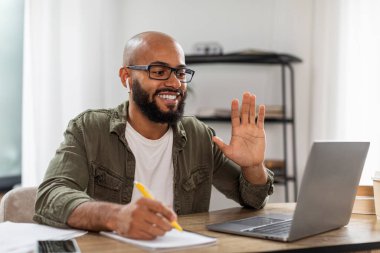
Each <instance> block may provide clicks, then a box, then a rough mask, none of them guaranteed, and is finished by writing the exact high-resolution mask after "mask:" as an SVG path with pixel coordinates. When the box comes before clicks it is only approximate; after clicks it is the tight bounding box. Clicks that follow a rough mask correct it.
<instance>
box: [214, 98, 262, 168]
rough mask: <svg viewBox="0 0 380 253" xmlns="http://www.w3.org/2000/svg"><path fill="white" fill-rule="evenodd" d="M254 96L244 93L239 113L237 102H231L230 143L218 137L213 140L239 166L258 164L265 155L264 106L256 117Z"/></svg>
mask: <svg viewBox="0 0 380 253" xmlns="http://www.w3.org/2000/svg"><path fill="white" fill-rule="evenodd" d="M255 104H256V97H255V96H254V95H251V94H250V93H244V95H243V101H242V107H241V112H240V113H239V102H238V101H237V100H233V101H232V103H231V124H232V137H231V141H230V144H228V145H227V144H225V143H224V142H223V141H222V140H221V139H219V138H218V137H214V138H213V140H214V142H215V143H216V144H217V145H218V146H219V148H220V149H221V150H222V152H223V153H224V154H225V156H227V157H228V158H229V159H231V160H232V161H234V162H235V163H236V164H238V165H239V166H240V167H250V166H257V165H260V164H261V163H262V162H263V161H264V156H265V145H266V139H265V130H264V118H265V107H264V106H263V105H262V106H260V108H259V114H258V118H257V122H256V121H255V118H256V105H255Z"/></svg>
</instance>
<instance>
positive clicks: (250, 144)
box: [225, 125, 266, 167]
mask: <svg viewBox="0 0 380 253" xmlns="http://www.w3.org/2000/svg"><path fill="white" fill-rule="evenodd" d="M265 141H266V140H265V131H264V129H259V128H258V127H257V126H255V125H247V126H245V125H241V126H238V127H236V128H235V129H233V130H232V137H231V141H230V144H229V146H227V148H226V151H225V155H226V156H227V157H228V158H229V159H231V160H232V161H234V162H235V163H237V164H239V165H240V166H241V167H248V166H255V165H259V164H261V163H262V162H263V160H264V154H265Z"/></svg>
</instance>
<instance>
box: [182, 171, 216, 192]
mask: <svg viewBox="0 0 380 253" xmlns="http://www.w3.org/2000/svg"><path fill="white" fill-rule="evenodd" d="M207 180H208V182H209V181H210V170H209V168H208V167H207V166H197V167H195V169H194V170H193V172H192V173H191V174H190V176H189V177H188V178H187V179H185V180H184V182H183V185H182V187H183V189H184V190H185V191H187V192H190V191H194V190H195V189H199V188H198V187H199V185H200V184H202V183H204V182H206V181H207ZM208 184H210V183H208Z"/></svg>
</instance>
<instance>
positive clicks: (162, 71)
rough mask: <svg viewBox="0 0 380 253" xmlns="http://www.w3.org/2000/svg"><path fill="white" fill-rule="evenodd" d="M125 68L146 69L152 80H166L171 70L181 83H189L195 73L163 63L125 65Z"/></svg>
mask: <svg viewBox="0 0 380 253" xmlns="http://www.w3.org/2000/svg"><path fill="white" fill-rule="evenodd" d="M126 68H128V69H133V70H147V71H148V73H149V78H150V79H154V80H168V79H169V78H170V75H171V74H172V72H174V73H175V76H176V77H177V79H178V80H179V81H180V82H181V83H190V82H191V79H193V75H194V73H195V71H194V70H191V69H188V68H183V67H182V68H172V67H169V66H165V65H155V64H151V65H134V66H126Z"/></svg>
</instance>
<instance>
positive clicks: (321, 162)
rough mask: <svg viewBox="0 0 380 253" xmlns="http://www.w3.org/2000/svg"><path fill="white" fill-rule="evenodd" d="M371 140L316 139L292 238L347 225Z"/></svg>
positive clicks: (294, 221)
mask: <svg viewBox="0 0 380 253" xmlns="http://www.w3.org/2000/svg"><path fill="white" fill-rule="evenodd" d="M368 148H369V142H314V143H313V146H312V148H311V152H310V153H309V158H308V161H307V164H306V168H305V171H304V175H303V179H302V183H301V187H300V191H299V196H298V203H297V207H296V210H295V212H294V216H293V223H292V226H291V230H290V234H289V238H288V240H289V241H293V240H296V239H298V238H302V237H306V236H308V235H314V234H317V233H321V232H325V231H328V230H332V229H335V228H339V227H342V226H344V225H346V224H347V223H348V222H349V220H350V216H351V212H352V207H353V204H354V200H355V195H356V189H357V186H358V184H359V180H360V176H361V173H362V170H363V167H364V162H365V159H366V156H367V152H368Z"/></svg>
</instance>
